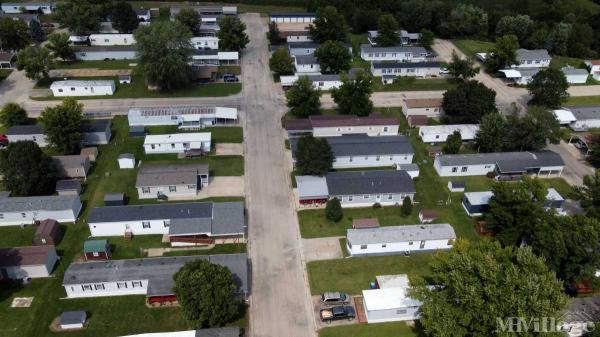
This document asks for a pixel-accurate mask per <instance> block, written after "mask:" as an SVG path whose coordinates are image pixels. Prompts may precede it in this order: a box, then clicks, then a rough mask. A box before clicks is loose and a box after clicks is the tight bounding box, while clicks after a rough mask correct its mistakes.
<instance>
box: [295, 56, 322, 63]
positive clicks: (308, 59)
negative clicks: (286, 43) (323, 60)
mask: <svg viewBox="0 0 600 337" xmlns="http://www.w3.org/2000/svg"><path fill="white" fill-rule="evenodd" d="M294 57H295V58H296V63H298V64H319V60H318V59H317V57H316V56H315V54H308V55H296V56H294Z"/></svg>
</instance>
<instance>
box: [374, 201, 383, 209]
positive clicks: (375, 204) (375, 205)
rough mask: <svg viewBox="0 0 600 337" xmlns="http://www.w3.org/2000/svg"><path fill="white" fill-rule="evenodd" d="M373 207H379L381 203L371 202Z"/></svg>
mask: <svg viewBox="0 0 600 337" xmlns="http://www.w3.org/2000/svg"><path fill="white" fill-rule="evenodd" d="M373 208H375V209H377V208H381V204H380V203H378V202H376V203H374V204H373Z"/></svg>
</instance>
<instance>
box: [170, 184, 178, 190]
mask: <svg viewBox="0 0 600 337" xmlns="http://www.w3.org/2000/svg"><path fill="white" fill-rule="evenodd" d="M169 192H177V186H175V185H171V186H169Z"/></svg>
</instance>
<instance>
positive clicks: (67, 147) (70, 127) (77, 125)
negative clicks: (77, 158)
mask: <svg viewBox="0 0 600 337" xmlns="http://www.w3.org/2000/svg"><path fill="white" fill-rule="evenodd" d="M82 111H83V104H81V103H77V101H76V100H75V99H74V98H72V97H67V98H65V99H64V100H63V102H62V103H61V104H59V105H57V106H54V107H46V108H45V109H44V111H42V114H41V116H40V118H39V121H40V123H41V124H42V125H43V127H44V134H46V137H47V138H48V142H49V143H50V144H51V145H52V146H54V147H56V148H57V149H58V150H59V151H60V152H63V153H67V154H72V153H76V152H77V150H78V149H79V146H80V143H81V139H82V134H81V120H82Z"/></svg>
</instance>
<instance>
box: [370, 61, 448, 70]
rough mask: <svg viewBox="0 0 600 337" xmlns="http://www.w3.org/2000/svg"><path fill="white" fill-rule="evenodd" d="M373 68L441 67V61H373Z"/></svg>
mask: <svg viewBox="0 0 600 337" xmlns="http://www.w3.org/2000/svg"><path fill="white" fill-rule="evenodd" d="M372 65H373V68H375V69H388V68H394V69H397V68H440V67H441V63H439V62H373V63H372Z"/></svg>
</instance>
